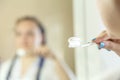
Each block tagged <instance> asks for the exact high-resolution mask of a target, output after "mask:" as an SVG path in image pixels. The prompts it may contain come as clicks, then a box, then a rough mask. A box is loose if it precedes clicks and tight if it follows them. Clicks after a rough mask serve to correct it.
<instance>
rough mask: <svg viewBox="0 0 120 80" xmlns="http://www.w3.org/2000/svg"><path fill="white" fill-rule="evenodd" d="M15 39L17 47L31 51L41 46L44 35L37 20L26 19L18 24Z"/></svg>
mask: <svg viewBox="0 0 120 80" xmlns="http://www.w3.org/2000/svg"><path fill="white" fill-rule="evenodd" d="M15 41H16V47H17V49H24V50H25V51H28V52H29V51H33V50H35V49H37V48H39V47H40V44H41V42H42V35H41V32H40V30H39V28H38V26H37V25H36V23H35V22H33V21H30V20H26V21H22V22H20V23H19V24H17V26H16V29H15Z"/></svg>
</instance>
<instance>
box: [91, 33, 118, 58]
mask: <svg viewBox="0 0 120 80" xmlns="http://www.w3.org/2000/svg"><path fill="white" fill-rule="evenodd" d="M93 42H95V43H96V44H97V45H98V48H99V49H102V48H105V49H107V50H113V51H114V52H116V53H117V54H118V55H119V56H120V39H118V38H111V37H109V36H108V34H107V32H106V31H103V32H102V33H101V34H100V35H99V36H98V37H97V38H95V39H93Z"/></svg>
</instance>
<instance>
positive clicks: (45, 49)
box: [37, 45, 56, 59]
mask: <svg viewBox="0 0 120 80" xmlns="http://www.w3.org/2000/svg"><path fill="white" fill-rule="evenodd" d="M37 53H38V55H41V56H43V57H45V58H51V59H56V55H55V53H53V52H52V51H51V50H50V48H49V47H47V46H46V45H44V46H41V47H40V48H39V50H38V52H37Z"/></svg>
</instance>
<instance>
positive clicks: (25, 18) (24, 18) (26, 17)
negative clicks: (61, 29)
mask: <svg viewBox="0 0 120 80" xmlns="http://www.w3.org/2000/svg"><path fill="white" fill-rule="evenodd" d="M23 21H32V22H34V23H35V24H36V25H37V26H38V28H39V30H40V32H41V34H42V38H43V39H42V45H45V44H46V34H45V29H44V27H43V25H42V24H41V22H40V21H39V20H38V19H37V18H36V17H33V16H24V17H21V18H19V19H18V20H17V21H16V25H18V24H19V23H20V22H23Z"/></svg>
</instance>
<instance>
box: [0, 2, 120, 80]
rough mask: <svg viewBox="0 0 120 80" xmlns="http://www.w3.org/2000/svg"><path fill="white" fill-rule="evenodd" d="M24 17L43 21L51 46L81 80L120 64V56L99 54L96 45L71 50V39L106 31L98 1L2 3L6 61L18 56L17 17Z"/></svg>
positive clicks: (1, 53)
mask: <svg viewBox="0 0 120 80" xmlns="http://www.w3.org/2000/svg"><path fill="white" fill-rule="evenodd" d="M23 15H33V16H36V17H37V18H38V19H39V20H41V22H42V23H43V25H44V26H45V29H46V32H47V40H48V45H49V46H51V48H52V50H53V51H55V52H57V53H58V54H59V55H60V56H62V58H63V59H64V60H65V61H66V63H67V64H68V65H69V66H70V68H71V69H72V71H73V72H74V73H75V74H76V76H77V78H78V80H92V78H93V77H95V76H96V75H98V74H100V73H103V72H105V71H106V70H109V69H111V68H113V67H116V66H118V65H119V62H120V59H119V57H118V56H117V55H115V54H113V52H108V51H106V50H101V51H99V50H98V49H97V47H96V46H91V47H89V48H76V49H71V48H68V42H67V40H68V38H69V37H72V36H76V35H77V36H79V37H80V38H81V39H82V41H83V42H88V41H91V40H92V39H93V38H95V37H96V36H97V35H98V34H99V33H100V32H101V31H102V30H104V25H103V24H102V22H101V20H100V16H99V14H98V11H97V7H96V0H0V33H1V34H0V57H1V60H2V61H6V60H7V59H9V58H11V57H12V56H13V54H14V50H15V48H14V44H13V41H14V40H13V27H14V23H15V21H16V20H17V18H19V17H21V16H23ZM110 65H113V66H110Z"/></svg>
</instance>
